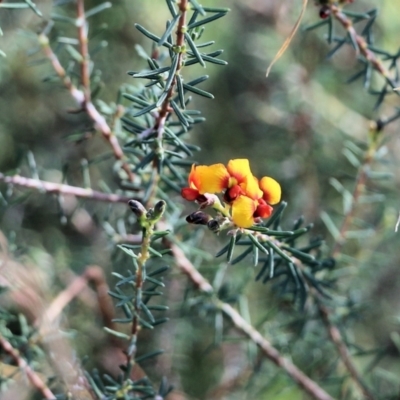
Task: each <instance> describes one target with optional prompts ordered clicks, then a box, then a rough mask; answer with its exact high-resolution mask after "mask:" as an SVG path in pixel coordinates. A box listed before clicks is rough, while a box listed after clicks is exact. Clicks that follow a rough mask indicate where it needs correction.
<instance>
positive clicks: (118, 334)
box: [103, 326, 130, 340]
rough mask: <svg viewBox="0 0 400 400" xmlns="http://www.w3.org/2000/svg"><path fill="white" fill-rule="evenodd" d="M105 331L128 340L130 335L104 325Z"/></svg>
mask: <svg viewBox="0 0 400 400" xmlns="http://www.w3.org/2000/svg"><path fill="white" fill-rule="evenodd" d="M103 329H104V330H105V331H106V332H107V333H109V334H110V335H113V336H115V337H117V338H120V339H126V340H130V336H129V335H127V334H126V333H123V332H118V331H114V329H110V328H107V327H106V326H105V327H104V328H103Z"/></svg>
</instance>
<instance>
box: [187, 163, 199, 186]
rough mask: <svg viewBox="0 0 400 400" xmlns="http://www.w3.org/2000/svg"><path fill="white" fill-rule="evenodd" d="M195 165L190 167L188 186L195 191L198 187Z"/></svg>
mask: <svg viewBox="0 0 400 400" xmlns="http://www.w3.org/2000/svg"><path fill="white" fill-rule="evenodd" d="M196 168H197V167H196V165H195V164H193V165H192V169H191V170H190V174H189V178H188V181H189V186H190V187H191V188H193V189H197V188H198V187H199V184H200V182H199V180H198V176H197V175H196Z"/></svg>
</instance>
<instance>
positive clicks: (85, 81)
mask: <svg viewBox="0 0 400 400" xmlns="http://www.w3.org/2000/svg"><path fill="white" fill-rule="evenodd" d="M76 11H77V26H78V41H79V50H80V53H81V57H82V59H81V82H82V87H83V93H84V97H85V105H86V104H88V103H90V97H91V96H90V68H89V67H90V55H89V49H88V37H87V23H86V17H85V4H84V1H83V0H77V2H76Z"/></svg>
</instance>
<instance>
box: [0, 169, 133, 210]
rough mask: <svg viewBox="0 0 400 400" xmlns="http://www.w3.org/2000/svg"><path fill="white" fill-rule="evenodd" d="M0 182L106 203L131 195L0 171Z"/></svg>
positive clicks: (116, 201)
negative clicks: (11, 174) (10, 174)
mask: <svg viewBox="0 0 400 400" xmlns="http://www.w3.org/2000/svg"><path fill="white" fill-rule="evenodd" d="M0 182H5V183H8V184H10V185H15V186H21V187H25V188H29V189H36V190H38V191H42V192H43V191H44V192H46V193H49V194H52V193H54V194H61V195H69V196H75V197H80V198H84V199H89V200H96V201H104V202H107V203H124V204H127V203H128V201H129V200H130V199H132V197H128V196H122V195H118V194H110V193H104V192H98V191H96V190H92V189H83V188H81V187H77V186H70V185H64V184H62V183H53V182H47V181H42V180H37V179H31V178H25V177H23V176H19V175H13V176H7V175H4V174H2V173H0Z"/></svg>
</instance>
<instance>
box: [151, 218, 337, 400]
mask: <svg viewBox="0 0 400 400" xmlns="http://www.w3.org/2000/svg"><path fill="white" fill-rule="evenodd" d="M159 227H160V228H161V229H162V227H163V226H162V224H159ZM164 242H165V244H166V245H167V246H168V247H169V248H170V249H171V252H172V255H173V256H174V259H175V262H176V266H177V267H178V269H179V270H181V271H182V272H183V273H184V274H185V275H186V276H187V277H188V278H189V279H190V281H191V282H192V283H193V284H194V285H195V287H196V288H197V289H198V290H200V291H202V292H204V293H207V294H209V295H212V294H213V293H214V289H213V287H212V285H211V284H210V283H209V282H208V281H207V280H206V279H205V278H204V277H203V276H202V275H201V274H200V273H199V272H198V271H197V270H196V268H195V267H194V265H193V264H192V263H191V262H190V260H189V259H188V258H187V257H186V255H185V254H184V252H183V251H182V249H181V248H180V247H179V246H178V245H177V244H175V243H172V242H169V241H168V240H165V241H164ZM213 301H214V304H215V305H216V306H217V308H218V309H219V310H221V312H222V313H223V314H224V315H225V317H227V318H228V319H229V320H230V321H231V322H232V323H233V325H234V327H235V328H236V329H237V330H238V331H239V332H241V333H242V334H244V335H246V336H247V337H248V338H249V339H250V340H251V341H253V342H254V343H255V344H256V345H257V346H258V347H259V348H260V349H261V351H262V352H263V354H264V355H265V356H266V357H267V358H268V359H269V360H271V361H272V362H273V363H274V364H275V365H277V366H278V367H280V368H282V369H283V370H284V371H285V372H286V373H287V374H288V375H289V376H290V377H291V379H293V381H294V382H296V383H297V384H298V385H299V387H301V388H302V389H303V390H304V391H305V392H306V393H308V394H309V395H310V396H311V397H312V398H313V399H316V400H332V399H333V398H332V397H331V396H330V395H329V394H328V393H327V392H326V391H325V390H324V389H322V388H321V387H320V386H319V385H318V384H317V383H316V382H315V381H313V380H312V379H310V378H309V377H308V376H307V375H305V374H304V373H303V372H302V371H301V370H299V369H298V368H297V367H296V366H295V365H294V364H293V363H292V362H291V361H290V360H288V359H287V358H285V357H283V356H282V355H281V354H280V353H279V351H278V350H277V349H276V348H274V347H273V346H272V345H271V343H270V342H269V341H268V340H267V339H266V338H265V337H263V336H262V335H261V333H260V332H259V331H257V330H256V329H255V328H254V327H253V326H252V325H251V324H249V323H248V322H247V321H246V320H245V319H244V318H243V317H242V316H241V315H240V314H239V313H238V311H236V310H235V309H234V308H233V307H232V306H231V305H230V304H227V303H224V302H222V301H220V300H218V299H216V298H214V299H213Z"/></svg>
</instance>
